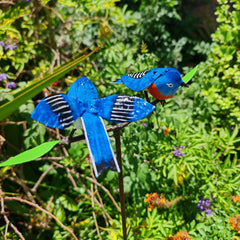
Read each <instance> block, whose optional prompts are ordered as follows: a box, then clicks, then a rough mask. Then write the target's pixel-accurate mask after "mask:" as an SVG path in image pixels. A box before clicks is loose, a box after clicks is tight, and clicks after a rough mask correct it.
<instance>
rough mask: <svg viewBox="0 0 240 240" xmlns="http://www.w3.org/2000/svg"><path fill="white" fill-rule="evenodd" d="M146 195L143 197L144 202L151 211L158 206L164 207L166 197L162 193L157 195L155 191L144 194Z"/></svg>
mask: <svg viewBox="0 0 240 240" xmlns="http://www.w3.org/2000/svg"><path fill="white" fill-rule="evenodd" d="M146 197H147V198H145V199H144V202H146V203H147V204H148V210H149V211H152V210H153V209H154V208H156V207H157V208H160V207H164V208H165V207H166V206H165V203H166V199H165V197H164V196H163V194H161V196H160V197H159V196H158V194H157V193H149V194H146Z"/></svg>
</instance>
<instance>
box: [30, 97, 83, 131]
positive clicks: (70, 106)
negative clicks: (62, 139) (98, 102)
mask: <svg viewBox="0 0 240 240" xmlns="http://www.w3.org/2000/svg"><path fill="white" fill-rule="evenodd" d="M80 115H81V108H79V107H78V108H76V103H75V102H74V100H72V99H69V98H68V96H67V95H65V94H54V95H49V96H47V97H45V98H43V99H42V100H41V101H40V102H39V104H38V105H37V106H36V108H35V109H34V111H33V113H32V115H31V118H32V119H34V120H35V121H39V122H41V123H42V124H44V125H46V126H47V127H51V128H59V129H64V128H67V127H69V126H70V125H72V124H73V123H74V121H75V120H76V119H77V118H78V117H79V116H80Z"/></svg>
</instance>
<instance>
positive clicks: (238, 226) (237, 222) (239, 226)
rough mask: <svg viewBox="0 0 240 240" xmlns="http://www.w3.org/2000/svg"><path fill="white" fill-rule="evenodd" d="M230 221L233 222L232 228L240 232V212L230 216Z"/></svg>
mask: <svg viewBox="0 0 240 240" xmlns="http://www.w3.org/2000/svg"><path fill="white" fill-rule="evenodd" d="M228 222H229V223H230V224H231V228H232V229H234V230H236V231H238V233H240V214H238V215H237V216H236V217H232V218H230V219H229V220H228Z"/></svg>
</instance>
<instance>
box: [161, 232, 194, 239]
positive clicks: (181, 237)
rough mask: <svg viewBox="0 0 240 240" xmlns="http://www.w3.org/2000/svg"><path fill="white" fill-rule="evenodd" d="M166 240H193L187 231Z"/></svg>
mask: <svg viewBox="0 0 240 240" xmlns="http://www.w3.org/2000/svg"><path fill="white" fill-rule="evenodd" d="M165 240H193V239H192V238H191V237H190V236H189V234H188V232H187V231H181V232H178V233H177V234H176V235H175V236H172V235H170V236H169V237H167V238H166V239H165Z"/></svg>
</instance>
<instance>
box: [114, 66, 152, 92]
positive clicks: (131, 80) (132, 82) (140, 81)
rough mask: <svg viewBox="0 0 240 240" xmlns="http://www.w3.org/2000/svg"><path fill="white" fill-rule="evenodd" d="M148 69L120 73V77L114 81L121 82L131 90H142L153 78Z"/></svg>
mask: <svg viewBox="0 0 240 240" xmlns="http://www.w3.org/2000/svg"><path fill="white" fill-rule="evenodd" d="M151 76H152V72H151V71H150V70H147V71H144V72H138V73H131V74H128V75H122V76H121V78H120V79H117V80H116V81H115V82H114V83H123V84H124V85H125V86H127V87H128V88H130V89H132V90H133V91H142V90H144V89H145V88H147V87H148V86H149V85H150V84H151V83H152V82H153V78H152V77H151Z"/></svg>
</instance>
